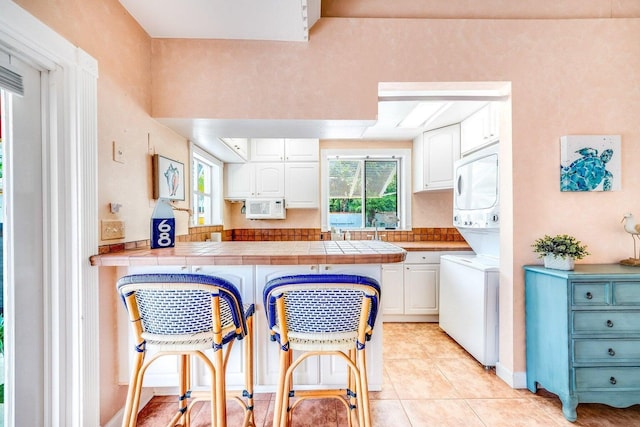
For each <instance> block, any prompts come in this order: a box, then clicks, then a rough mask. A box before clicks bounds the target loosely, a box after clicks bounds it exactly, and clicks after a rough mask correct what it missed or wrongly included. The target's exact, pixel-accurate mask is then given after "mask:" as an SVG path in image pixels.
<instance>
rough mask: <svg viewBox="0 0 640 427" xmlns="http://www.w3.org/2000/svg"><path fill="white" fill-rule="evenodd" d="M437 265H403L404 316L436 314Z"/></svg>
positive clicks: (438, 267)
mask: <svg viewBox="0 0 640 427" xmlns="http://www.w3.org/2000/svg"><path fill="white" fill-rule="evenodd" d="M439 269H440V266H439V265H438V264H405V265H404V314H438V281H439Z"/></svg>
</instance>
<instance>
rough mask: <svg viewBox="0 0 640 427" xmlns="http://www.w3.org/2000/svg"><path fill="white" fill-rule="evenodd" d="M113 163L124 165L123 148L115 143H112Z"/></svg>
mask: <svg viewBox="0 0 640 427" xmlns="http://www.w3.org/2000/svg"><path fill="white" fill-rule="evenodd" d="M113 161H114V162H118V163H124V147H123V146H122V145H121V144H118V143H117V142H116V141H113Z"/></svg>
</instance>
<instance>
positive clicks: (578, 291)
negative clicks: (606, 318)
mask: <svg viewBox="0 0 640 427" xmlns="http://www.w3.org/2000/svg"><path fill="white" fill-rule="evenodd" d="M608 296H609V283H608V282H588V283H584V282H582V283H580V282H578V283H575V282H574V283H573V305H603V304H609V298H608Z"/></svg>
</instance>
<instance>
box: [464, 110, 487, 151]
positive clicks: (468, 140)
mask: <svg viewBox="0 0 640 427" xmlns="http://www.w3.org/2000/svg"><path fill="white" fill-rule="evenodd" d="M487 114H488V110H487V109H486V108H484V107H483V108H481V109H480V110H479V111H476V112H475V113H473V114H472V115H471V116H469V117H468V118H466V119H464V120H463V121H462V123H461V124H460V151H461V153H462V154H466V153H468V152H470V151H473V150H474V149H476V148H478V147H480V146H482V145H483V144H484V128H485V123H486V121H487V119H488V118H487Z"/></svg>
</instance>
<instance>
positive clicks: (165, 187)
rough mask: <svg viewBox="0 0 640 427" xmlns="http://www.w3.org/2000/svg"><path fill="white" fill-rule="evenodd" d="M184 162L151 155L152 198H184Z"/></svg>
mask: <svg viewBox="0 0 640 427" xmlns="http://www.w3.org/2000/svg"><path fill="white" fill-rule="evenodd" d="M184 184H185V181H184V164H183V163H181V162H178V161H176V160H172V159H169V158H168V157H164V156H161V155H159V154H155V155H154V156H153V198H154V199H160V198H163V199H169V200H184Z"/></svg>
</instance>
